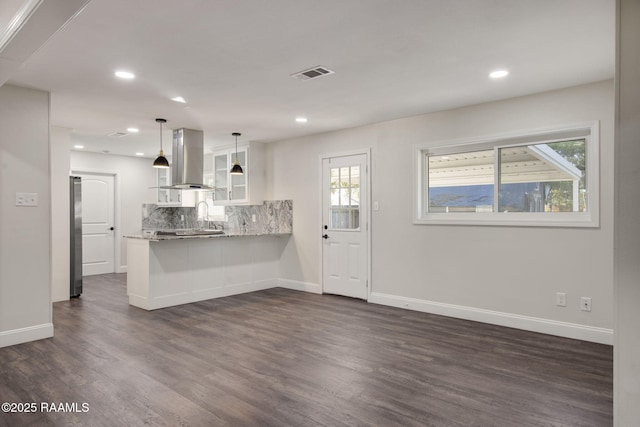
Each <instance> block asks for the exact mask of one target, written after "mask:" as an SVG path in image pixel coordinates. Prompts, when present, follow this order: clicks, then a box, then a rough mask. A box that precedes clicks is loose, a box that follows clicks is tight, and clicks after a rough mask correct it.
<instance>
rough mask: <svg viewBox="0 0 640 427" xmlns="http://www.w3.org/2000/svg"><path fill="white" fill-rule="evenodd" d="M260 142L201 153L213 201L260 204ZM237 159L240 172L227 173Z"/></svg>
mask: <svg viewBox="0 0 640 427" xmlns="http://www.w3.org/2000/svg"><path fill="white" fill-rule="evenodd" d="M263 150H264V149H263V146H262V144H261V143H254V142H250V143H245V144H242V145H238V151H237V154H236V149H235V145H234V146H229V147H225V148H220V149H218V150H216V151H214V152H213V153H212V154H207V155H206V156H205V168H204V170H205V176H204V180H205V184H207V185H211V186H212V187H215V192H214V195H215V198H214V202H213V203H214V204H215V205H261V204H262V202H263V201H264V195H263V193H264V157H263ZM236 157H237V159H238V163H240V166H241V167H242V170H243V171H244V174H243V175H231V174H230V173H229V172H230V171H231V168H232V167H233V164H234V162H235V160H236Z"/></svg>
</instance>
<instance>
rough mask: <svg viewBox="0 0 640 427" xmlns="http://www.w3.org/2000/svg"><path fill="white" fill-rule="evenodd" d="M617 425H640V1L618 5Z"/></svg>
mask: <svg viewBox="0 0 640 427" xmlns="http://www.w3.org/2000/svg"><path fill="white" fill-rule="evenodd" d="M617 12H618V25H617V31H618V52H619V54H618V57H617V64H616V71H617V76H616V81H617V88H616V89H617V92H616V98H617V111H616V113H617V127H616V132H617V133H616V167H615V170H616V203H615V224H616V233H615V246H614V247H615V252H614V256H615V260H616V265H615V267H616V270H615V278H616V280H615V284H616V310H615V311H616V325H615V330H616V340H615V345H614V379H613V385H614V391H613V397H614V399H613V401H614V422H615V425H616V426H620V427H626V426H633V425H638V420H640V405H638V402H640V332H639V329H638V328H639V326H640V309H639V305H640V262H638V261H639V260H640V220H638V212H640V185H639V183H640V120H639V118H640V56H638V46H639V45H640V27H639V26H638V22H640V2H639V1H638V0H621V1H619V2H618V9H617Z"/></svg>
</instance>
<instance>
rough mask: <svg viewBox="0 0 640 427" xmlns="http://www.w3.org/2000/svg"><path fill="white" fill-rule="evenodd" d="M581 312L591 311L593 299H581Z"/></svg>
mask: <svg viewBox="0 0 640 427" xmlns="http://www.w3.org/2000/svg"><path fill="white" fill-rule="evenodd" d="M580 310H582V311H591V298H589V297H581V298H580Z"/></svg>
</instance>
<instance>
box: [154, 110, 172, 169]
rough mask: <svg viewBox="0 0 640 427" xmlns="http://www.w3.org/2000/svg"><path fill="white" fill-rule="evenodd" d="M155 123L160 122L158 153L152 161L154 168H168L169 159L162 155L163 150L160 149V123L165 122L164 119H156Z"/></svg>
mask: <svg viewBox="0 0 640 427" xmlns="http://www.w3.org/2000/svg"><path fill="white" fill-rule="evenodd" d="M156 123H160V154H158V157H157V158H156V159H155V160H154V162H153V167H154V168H168V167H169V161H168V160H167V158H166V157H165V156H164V152H163V151H162V124H163V123H167V121H166V120H165V119H156Z"/></svg>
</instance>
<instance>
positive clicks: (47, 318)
mask: <svg viewBox="0 0 640 427" xmlns="http://www.w3.org/2000/svg"><path fill="white" fill-rule="evenodd" d="M0 129H2V136H1V137H0V236H1V238H0V347H3V346H7V345H12V344H18V343H21V342H26V341H31V340H35V339H40V338H46V337H50V336H52V335H53V324H52V315H51V286H50V283H51V244H50V242H51V240H50V238H51V220H50V212H51V197H50V194H51V190H50V186H49V94H48V93H47V92H42V91H38V90H31V89H25V88H20V87H15V86H10V85H4V86H1V87H0ZM16 192H26V193H37V194H38V206H37V207H16V206H15V195H16Z"/></svg>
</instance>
